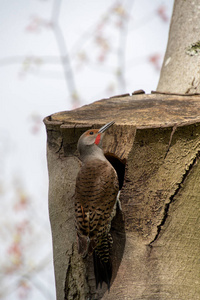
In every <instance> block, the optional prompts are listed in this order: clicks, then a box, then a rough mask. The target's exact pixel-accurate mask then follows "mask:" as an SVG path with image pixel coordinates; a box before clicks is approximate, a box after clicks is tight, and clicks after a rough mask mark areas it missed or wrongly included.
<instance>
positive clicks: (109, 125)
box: [98, 121, 115, 133]
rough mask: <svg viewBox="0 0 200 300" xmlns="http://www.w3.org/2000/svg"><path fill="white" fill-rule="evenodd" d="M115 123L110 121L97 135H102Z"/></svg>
mask: <svg viewBox="0 0 200 300" xmlns="http://www.w3.org/2000/svg"><path fill="white" fill-rule="evenodd" d="M114 123H115V121H111V122H109V123H107V124H106V125H104V126H103V127H101V128H100V129H99V131H98V133H103V132H104V131H106V130H107V129H108V128H110V127H111V126H112V125H113V124H114Z"/></svg>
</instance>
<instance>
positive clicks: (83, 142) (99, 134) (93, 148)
mask: <svg viewBox="0 0 200 300" xmlns="http://www.w3.org/2000/svg"><path fill="white" fill-rule="evenodd" d="M114 123H115V122H114V121H111V122H109V123H107V124H106V125H104V126H103V127H101V128H100V129H90V130H87V131H86V132H84V133H83V134H82V135H81V137H80V138H79V140H78V146H77V148H78V151H79V153H80V155H81V157H82V158H83V157H84V156H86V155H87V156H88V155H91V154H93V153H94V152H98V149H101V147H102V140H103V136H104V133H105V131H106V130H107V129H108V128H110V127H111V126H112V125H113V124H114Z"/></svg>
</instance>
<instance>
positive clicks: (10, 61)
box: [0, 0, 173, 300]
mask: <svg viewBox="0 0 200 300" xmlns="http://www.w3.org/2000/svg"><path fill="white" fill-rule="evenodd" d="M172 8H173V0H152V1H149V0H126V1H125V0H124V1H122V0H121V1H120V0H119V1H114V0H101V1H93V0H85V1H83V0H73V1H67V0H66V1H64V0H54V1H53V0H20V1H15V0H7V1H1V2H0V22H1V26H0V40H1V47H0V82H1V84H0V86H1V87H0V99H1V102H0V103H1V106H0V107H1V109H0V120H1V121H0V201H1V202H0V203H1V206H0V207H1V213H0V299H5V300H8V299H9V300H13V299H37V300H43V299H48V300H51V299H55V287H54V273H53V259H52V244H51V243H52V242H51V231H50V224H49V217H48V174H47V165H46V133H45V128H44V125H43V122H42V120H43V118H44V117H45V116H47V115H50V114H52V113H55V112H58V111H63V110H71V109H74V108H77V107H79V106H82V105H84V104H88V103H90V102H93V101H95V100H99V99H102V98H106V97H110V96H114V95H117V94H122V93H131V92H133V91H135V90H138V89H144V90H145V91H146V93H150V92H151V90H155V89H156V86H157V83H158V78H159V71H160V68H161V65H162V60H163V56H164V53H165V49H166V44H167V37H168V30H169V22H170V17H171V13H172Z"/></svg>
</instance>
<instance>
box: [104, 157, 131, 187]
mask: <svg viewBox="0 0 200 300" xmlns="http://www.w3.org/2000/svg"><path fill="white" fill-rule="evenodd" d="M104 155H105V157H106V158H107V160H108V161H109V162H110V163H111V165H112V166H113V168H114V169H115V170H116V172H117V176H118V180H119V190H121V189H122V186H123V183H124V174H125V166H126V160H125V159H123V160H121V159H120V158H119V157H117V156H116V155H115V154H113V153H109V152H107V153H105V154H104Z"/></svg>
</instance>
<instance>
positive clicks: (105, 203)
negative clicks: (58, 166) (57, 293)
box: [75, 121, 119, 290]
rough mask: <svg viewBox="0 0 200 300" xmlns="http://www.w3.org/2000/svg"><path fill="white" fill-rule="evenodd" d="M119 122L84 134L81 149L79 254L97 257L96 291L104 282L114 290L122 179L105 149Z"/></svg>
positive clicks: (77, 192) (77, 200) (77, 220)
mask: <svg viewBox="0 0 200 300" xmlns="http://www.w3.org/2000/svg"><path fill="white" fill-rule="evenodd" d="M114 123H115V122H114V121H111V122H109V123H107V124H106V125H104V126H103V127H101V128H100V129H91V130H87V131H86V132H84V133H83V134H82V135H81V137H80V138H79V140H78V144H77V148H78V152H79V154H80V159H81V161H82V166H81V168H80V170H79V172H78V175H77V178H76V186H75V223H76V231H77V241H78V253H79V254H80V255H82V257H83V258H86V257H87V256H91V255H93V263H94V274H95V280H96V289H97V288H98V286H99V285H100V288H102V284H103V282H105V283H106V284H107V287H108V290H110V284H111V278H112V262H111V249H112V243H113V241H112V236H111V233H110V229H111V221H112V219H113V217H114V216H115V214H116V205H117V201H118V198H117V195H118V192H119V182H118V176H117V173H116V171H115V169H114V168H113V166H112V165H111V164H110V162H109V161H108V160H107V159H106V157H105V155H104V152H103V150H102V141H103V137H104V134H105V131H106V130H108V128H110V127H111V126H112V125H113V124H114Z"/></svg>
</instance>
